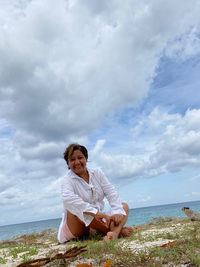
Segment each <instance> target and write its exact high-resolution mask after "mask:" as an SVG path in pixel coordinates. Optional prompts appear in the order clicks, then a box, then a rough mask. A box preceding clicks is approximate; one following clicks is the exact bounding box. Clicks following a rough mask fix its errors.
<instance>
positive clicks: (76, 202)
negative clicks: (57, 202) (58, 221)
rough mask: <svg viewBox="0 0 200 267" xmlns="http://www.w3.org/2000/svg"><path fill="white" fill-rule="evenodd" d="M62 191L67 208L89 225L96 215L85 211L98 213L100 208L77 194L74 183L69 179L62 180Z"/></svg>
mask: <svg viewBox="0 0 200 267" xmlns="http://www.w3.org/2000/svg"><path fill="white" fill-rule="evenodd" d="M61 192H62V200H63V205H64V208H65V210H68V211H69V212H71V213H72V214H74V215H76V216H77V217H78V218H79V219H80V220H81V221H83V222H84V223H85V225H86V226H88V225H89V224H90V223H91V221H92V220H93V219H94V217H93V216H91V215H88V214H84V212H86V211H87V212H91V213H94V214H96V213H97V212H98V210H97V209H96V208H94V207H93V206H92V205H91V204H90V203H87V202H85V201H83V200H82V198H81V197H79V196H78V195H77V194H75V193H74V189H73V185H72V183H70V182H69V181H68V180H67V179H64V180H63V182H62V185H61Z"/></svg>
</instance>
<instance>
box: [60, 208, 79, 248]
mask: <svg viewBox="0 0 200 267" xmlns="http://www.w3.org/2000/svg"><path fill="white" fill-rule="evenodd" d="M73 238H76V237H75V236H74V235H73V234H72V233H71V231H70V230H69V227H68V225H67V213H65V214H63V218H62V221H61V224H60V227H59V230H58V241H59V242H60V243H64V242H66V241H69V240H71V239H73Z"/></svg>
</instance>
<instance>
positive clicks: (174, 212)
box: [0, 201, 200, 240]
mask: <svg viewBox="0 0 200 267" xmlns="http://www.w3.org/2000/svg"><path fill="white" fill-rule="evenodd" d="M182 207H189V208H191V209H192V210H194V211H197V212H200V201H195V202H184V203H176V204H168V205H160V206H152V207H144V208H137V209H131V210H130V213H129V218H128V221H127V225H140V224H145V223H147V222H148V221H149V220H151V219H152V218H154V217H168V216H175V217H182V218H183V217H186V216H185V214H184V213H183V212H182V210H181V208H182ZM60 221H61V219H60V218H58V219H51V220H44V221H36V222H29V223H20V224H12V225H6V226H0V240H6V239H9V238H12V237H15V236H18V235H23V234H31V233H38V232H41V231H42V230H43V229H45V228H58V227H59V224H60Z"/></svg>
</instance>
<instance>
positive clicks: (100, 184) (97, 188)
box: [61, 169, 126, 226]
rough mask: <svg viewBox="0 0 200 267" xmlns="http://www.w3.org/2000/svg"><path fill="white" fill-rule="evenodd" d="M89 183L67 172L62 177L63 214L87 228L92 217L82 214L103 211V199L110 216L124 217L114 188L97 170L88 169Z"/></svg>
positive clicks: (71, 172)
mask: <svg viewBox="0 0 200 267" xmlns="http://www.w3.org/2000/svg"><path fill="white" fill-rule="evenodd" d="M88 172H89V183H87V182H86V181H85V180H84V179H82V178H81V177H79V176H78V175H76V174H75V173H74V172H73V171H71V170H70V171H69V172H68V174H67V175H66V176H65V177H64V179H63V182H62V186H61V190H62V199H63V204H64V209H65V213H66V212H67V210H68V211H69V212H71V213H72V214H74V215H76V216H77V217H79V219H80V220H81V221H83V222H84V223H85V225H86V226H88V225H89V224H90V223H91V221H92V220H93V218H94V217H92V216H91V215H87V214H84V212H92V213H94V214H96V213H97V212H98V211H101V212H102V211H103V210H104V197H106V198H107V200H108V202H109V204H110V206H111V214H110V215H113V214H123V215H126V213H125V211H124V209H123V207H122V204H121V202H120V199H119V197H118V194H117V192H116V191H115V188H114V186H113V185H112V184H111V183H110V182H109V181H108V179H107V178H106V177H105V175H104V174H103V172H102V171H101V170H99V169H88Z"/></svg>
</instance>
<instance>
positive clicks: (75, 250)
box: [16, 245, 87, 267]
mask: <svg viewBox="0 0 200 267" xmlns="http://www.w3.org/2000/svg"><path fill="white" fill-rule="evenodd" d="M85 248H86V245H85V246H82V247H72V248H68V249H67V250H66V251H65V252H64V253H57V254H55V253H54V254H53V255H52V256H51V257H48V258H40V259H35V260H31V261H28V262H24V263H20V264H19V265H17V266H16V267H31V266H32V267H33V266H34V267H39V266H44V265H45V264H47V263H49V262H51V261H54V260H56V259H62V260H64V261H65V260H66V259H68V258H72V257H75V256H77V255H79V254H81V253H83V252H85V251H87V250H86V249H85Z"/></svg>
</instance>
